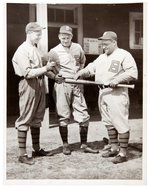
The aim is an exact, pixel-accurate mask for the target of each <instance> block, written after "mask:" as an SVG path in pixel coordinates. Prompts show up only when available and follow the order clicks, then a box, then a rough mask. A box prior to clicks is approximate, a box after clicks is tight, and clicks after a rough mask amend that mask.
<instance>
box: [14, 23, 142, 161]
mask: <svg viewBox="0 0 150 188" xmlns="http://www.w3.org/2000/svg"><path fill="white" fill-rule="evenodd" d="M42 29H43V28H42V27H41V26H40V25H38V24H37V23H35V22H33V23H29V24H27V26H26V34H27V38H26V41H25V42H24V43H23V44H21V45H20V46H19V47H18V49H17V51H16V52H15V54H14V56H13V59H12V62H13V66H14V70H15V73H16V74H17V75H18V76H20V78H21V81H20V83H19V97H20V100H19V106H20V117H19V118H18V119H17V120H16V123H15V124H16V128H17V130H18V143H19V153H20V156H19V161H20V162H22V163H25V164H33V163H34V162H33V160H32V159H31V158H29V157H28V156H27V152H26V137H27V131H28V129H29V128H30V129H31V135H32V143H33V149H34V152H33V154H34V156H46V155H51V153H47V152H45V151H44V150H43V149H41V148H40V145H39V136H40V127H41V121H42V120H43V116H44V112H45V86H44V80H43V76H44V75H47V76H48V77H49V78H51V79H54V80H55V85H54V91H55V101H56V110H57V114H58V117H59V131H60V135H61V138H62V142H63V153H64V154H65V155H70V154H71V149H70V147H69V144H68V124H69V120H70V117H71V114H72V115H73V117H74V120H75V121H76V122H78V124H79V127H80V139H81V150H83V151H84V152H90V153H98V150H94V149H92V148H90V147H89V146H88V145H87V134H88V126H89V119H90V116H89V114H88V111H87V105H86V102H85V99H84V96H83V93H82V88H81V87H80V86H79V85H76V84H68V83H65V82H64V78H71V79H78V78H79V77H80V76H82V77H90V76H94V75H95V81H99V82H100V83H101V84H104V85H109V86H110V88H103V89H102V88H100V90H99V99H98V105H99V110H100V113H101V115H102V122H103V123H104V125H105V126H106V128H107V130H108V136H109V140H110V144H111V149H110V150H108V151H107V152H106V153H103V155H102V157H105V158H107V157H115V158H114V159H113V160H112V162H113V163H115V164H117V163H121V162H125V161H126V160H127V148H128V141H129V135H130V128H129V123H128V115H129V111H128V110H129V96H128V89H127V88H117V87H116V86H117V84H119V83H128V82H129V81H131V80H136V79H137V74H138V73H137V67H136V63H135V61H134V58H133V57H132V55H131V54H130V53H129V52H127V51H126V50H123V49H120V48H118V46H117V35H116V33H114V32H112V31H107V32H105V33H104V34H103V36H102V37H100V38H99V40H101V41H102V46H103V49H104V54H102V55H100V56H99V57H98V58H97V59H96V60H95V61H94V62H93V63H90V64H89V65H88V66H87V67H85V68H84V65H85V55H84V52H83V49H82V48H81V46H80V45H79V44H77V43H74V42H72V37H73V33H72V28H71V27H69V26H66V25H64V26H62V27H61V28H60V30H59V35H58V38H59V40H60V44H58V45H57V46H56V47H54V48H53V49H51V50H50V52H49V53H48V60H49V61H50V62H49V61H48V63H47V64H46V65H45V66H43V64H42V54H41V52H40V51H39V49H38V48H37V47H36V44H37V43H38V42H39V40H40V38H41V34H42ZM54 62H55V63H54Z"/></svg>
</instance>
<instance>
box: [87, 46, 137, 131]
mask: <svg viewBox="0 0 150 188" xmlns="http://www.w3.org/2000/svg"><path fill="white" fill-rule="evenodd" d="M85 72H87V73H89V74H90V75H95V81H98V82H100V83H101V84H107V83H110V81H111V80H113V79H116V80H117V81H118V82H119V83H121V82H124V81H125V82H128V81H130V80H133V79H137V74H138V73H137V66H136V63H135V60H134V58H133V57H132V55H131V54H130V53H129V52H127V51H126V50H123V49H120V48H117V49H116V50H115V51H114V52H113V53H112V54H110V55H106V54H102V55H100V56H99V57H98V58H97V59H96V60H95V61H94V62H93V63H90V64H89V65H88V66H87V67H86V68H85ZM98 105H99V109H100V112H101V115H102V121H103V123H104V124H105V125H113V126H114V127H115V128H116V129H117V131H118V132H119V133H126V132H128V131H129V123H128V115H129V96H128V89H127V88H105V89H100V91H99V100H98Z"/></svg>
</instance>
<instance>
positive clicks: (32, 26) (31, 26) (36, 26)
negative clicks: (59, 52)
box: [25, 22, 45, 33]
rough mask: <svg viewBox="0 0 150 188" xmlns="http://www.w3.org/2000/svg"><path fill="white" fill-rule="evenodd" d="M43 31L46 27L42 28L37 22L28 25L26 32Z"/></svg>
mask: <svg viewBox="0 0 150 188" xmlns="http://www.w3.org/2000/svg"><path fill="white" fill-rule="evenodd" d="M42 29H45V27H41V26H40V25H39V24H37V23H36V22H30V23H28V24H27V25H26V28H25V31H26V33H28V31H41V30H42Z"/></svg>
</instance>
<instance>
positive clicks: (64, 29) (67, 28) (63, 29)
mask: <svg viewBox="0 0 150 188" xmlns="http://www.w3.org/2000/svg"><path fill="white" fill-rule="evenodd" d="M59 33H65V34H69V35H72V28H71V27H70V26H68V25H63V26H61V27H60V30H59Z"/></svg>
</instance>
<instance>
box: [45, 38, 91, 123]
mask: <svg viewBox="0 0 150 188" xmlns="http://www.w3.org/2000/svg"><path fill="white" fill-rule="evenodd" d="M49 56H50V59H51V60H52V61H55V62H56V63H57V66H58V68H59V74H61V75H62V77H64V78H74V75H75V74H76V73H77V72H78V71H79V70H80V69H82V68H83V67H84V64H85V56H84V52H83V50H82V48H81V46H80V45H79V44H77V43H73V42H72V43H71V46H70V48H67V47H63V46H62V44H59V45H57V46H56V47H54V48H53V49H51V50H50V52H49ZM54 90H55V94H56V96H55V97H56V98H55V100H56V110H57V113H58V116H59V122H60V125H61V126H67V124H68V121H69V120H70V116H71V106H70V105H72V108H73V116H74V120H75V121H77V122H78V123H79V124H82V123H84V122H86V121H87V120H89V118H90V117H89V114H88V112H87V105H86V102H85V99H84V96H83V93H82V91H81V87H80V86H79V85H75V84H67V83H62V84H57V83H55V85H54Z"/></svg>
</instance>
